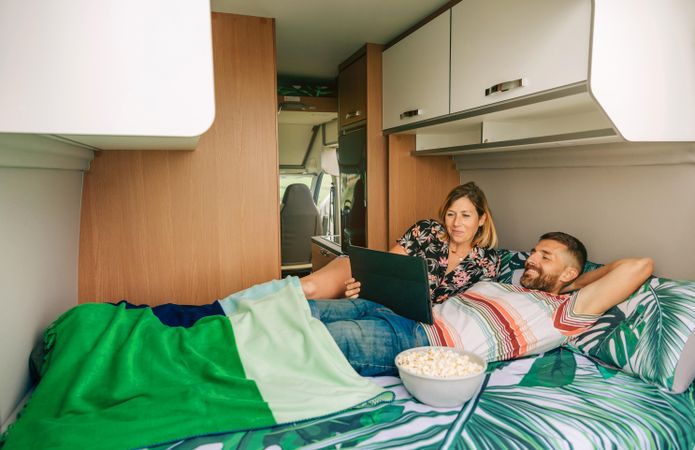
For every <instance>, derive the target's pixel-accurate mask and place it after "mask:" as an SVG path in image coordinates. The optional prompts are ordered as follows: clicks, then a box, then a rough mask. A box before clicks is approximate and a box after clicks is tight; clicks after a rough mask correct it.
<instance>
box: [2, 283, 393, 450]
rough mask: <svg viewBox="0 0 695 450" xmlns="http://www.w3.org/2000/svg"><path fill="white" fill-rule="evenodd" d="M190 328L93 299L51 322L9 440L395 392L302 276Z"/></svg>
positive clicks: (283, 418)
mask: <svg viewBox="0 0 695 450" xmlns="http://www.w3.org/2000/svg"><path fill="white" fill-rule="evenodd" d="M227 302H228V303H229V302H231V303H234V305H235V308H234V309H235V311H234V312H233V313H232V314H231V315H229V316H227V317H225V316H212V317H207V318H204V319H201V320H200V321H198V322H197V323H196V324H195V325H194V326H193V327H191V328H180V327H167V326H165V325H162V323H161V322H160V321H159V320H158V319H157V318H156V317H155V316H154V315H153V314H152V312H151V310H150V309H130V310H126V309H125V308H124V307H123V306H120V307H117V306H113V305H108V304H84V305H80V306H77V307H75V308H73V309H71V310H70V311H68V312H66V313H65V314H64V315H63V316H61V317H60V318H59V319H58V320H56V321H55V322H54V323H53V324H52V325H51V327H50V328H49V329H48V330H47V331H46V334H45V342H46V346H47V356H46V361H45V364H44V368H43V371H44V373H43V377H42V379H41V382H40V383H39V385H38V386H37V388H36V390H35V392H34V393H33V394H32V396H31V398H30V400H29V402H28V403H27V405H26V406H25V408H24V409H23V411H22V413H21V415H20V418H19V419H18V421H17V422H16V423H15V424H14V425H13V426H11V427H10V429H9V430H8V432H7V434H6V436H5V442H4V446H2V445H0V446H1V447H3V450H12V449H27V448H51V449H61V448H65V449H76V448H134V447H144V446H148V445H153V444H157V443H164V442H169V441H173V440H179V439H183V438H187V437H191V436H197V435H204V434H210V433H222V432H229V431H234V430H248V429H256V428H260V427H266V426H271V425H276V424H280V423H288V422H294V421H299V420H305V419H309V418H315V417H321V416H324V415H327V414H331V413H335V412H337V411H341V410H344V409H348V408H350V407H353V406H356V405H360V404H365V403H372V404H373V403H376V402H379V401H384V400H390V399H391V395H392V394H390V393H389V392H387V391H384V390H383V389H381V388H379V387H378V386H376V385H374V384H373V383H371V382H370V381H368V380H367V379H364V378H361V377H359V376H358V375H357V374H356V373H355V372H354V371H353V370H352V368H350V366H349V364H348V363H347V361H346V360H345V359H344V358H343V356H342V354H341V353H340V350H339V349H338V347H337V346H336V345H335V343H334V341H333V340H332V338H331V337H330V335H329V334H328V332H327V330H326V329H325V327H324V326H323V325H322V324H321V323H320V322H319V321H317V320H315V319H313V318H312V317H311V315H310V313H309V308H308V305H307V303H306V301H305V300H304V297H303V295H302V292H301V289H300V288H299V284H298V282H297V279H286V280H283V281H274V282H270V283H267V284H265V285H261V286H258V287H256V288H252V289H249V290H247V291H244V292H243V295H240V296H236V297H234V298H231V299H227Z"/></svg>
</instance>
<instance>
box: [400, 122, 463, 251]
mask: <svg viewBox="0 0 695 450" xmlns="http://www.w3.org/2000/svg"><path fill="white" fill-rule="evenodd" d="M388 149H389V150H388V154H389V158H388V164H389V165H388V169H389V170H388V171H389V202H388V206H389V209H388V212H389V218H388V224H389V244H390V245H391V246H392V245H393V243H394V242H395V241H396V239H398V238H400V237H401V236H402V235H403V233H404V232H405V230H407V229H408V227H410V226H411V225H412V224H414V223H415V222H417V221H418V220H421V219H430V218H436V217H437V212H438V211H439V206H440V205H441V203H442V201H444V198H445V197H446V195H447V194H448V193H449V191H450V190H451V189H452V188H453V187H454V186H456V185H458V184H459V183H460V175H459V172H458V171H457V170H456V165H455V164H454V161H453V159H452V158H451V156H418V157H416V156H412V155H411V151H413V150H414V149H415V135H412V134H403V135H395V134H392V135H389V137H388Z"/></svg>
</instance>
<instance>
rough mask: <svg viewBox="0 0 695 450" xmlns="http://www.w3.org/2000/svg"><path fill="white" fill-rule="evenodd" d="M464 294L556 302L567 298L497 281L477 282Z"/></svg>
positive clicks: (566, 295)
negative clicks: (521, 296) (540, 298)
mask: <svg viewBox="0 0 695 450" xmlns="http://www.w3.org/2000/svg"><path fill="white" fill-rule="evenodd" d="M466 292H472V293H476V292H480V293H483V292H485V293H490V292H495V293H498V294H499V295H506V294H521V295H525V296H530V297H545V298H548V299H556V300H566V299H567V298H568V297H569V295H568V294H551V293H550V292H546V291H539V290H537V289H527V288H525V287H523V286H519V285H516V284H510V283H500V282H497V281H478V282H477V283H475V284H474V285H473V286H471V287H470V289H468V291H466Z"/></svg>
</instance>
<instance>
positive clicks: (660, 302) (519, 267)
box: [497, 250, 695, 393]
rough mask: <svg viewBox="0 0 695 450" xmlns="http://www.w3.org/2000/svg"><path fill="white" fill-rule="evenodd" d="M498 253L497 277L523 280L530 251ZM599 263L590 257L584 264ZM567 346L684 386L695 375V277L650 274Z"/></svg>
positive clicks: (668, 385) (670, 385) (654, 380)
mask: <svg viewBox="0 0 695 450" xmlns="http://www.w3.org/2000/svg"><path fill="white" fill-rule="evenodd" d="M499 253H500V260H501V268H500V274H499V276H498V279H497V280H498V281H499V282H501V283H512V284H515V283H518V278H519V276H520V274H521V272H522V271H523V265H524V262H525V261H526V258H527V257H528V253H527V252H516V251H510V250H500V251H499ZM597 267H600V265H598V264H595V263H592V262H587V264H586V265H585V266H584V270H585V271H588V270H593V269H595V268H597ZM515 275H516V276H515ZM568 346H569V347H570V348H571V349H573V350H575V351H578V352H579V353H582V354H584V355H586V356H588V357H590V358H592V359H593V360H595V361H596V362H597V363H599V364H601V365H603V366H606V367H609V368H612V369H617V370H620V371H622V372H625V373H628V374H630V375H634V376H636V377H639V378H641V379H642V380H644V381H645V382H647V383H650V384H653V385H656V386H658V387H660V388H662V389H664V390H666V391H669V392H672V393H680V392H683V391H685V390H686V389H688V387H689V386H690V385H691V383H692V382H693V378H695V281H675V280H669V279H666V278H656V277H650V278H649V279H648V280H647V281H646V282H645V283H644V284H643V285H642V286H641V287H640V288H639V289H637V291H636V292H634V293H633V294H632V295H631V296H630V297H629V298H628V299H627V300H625V301H624V302H622V303H621V304H619V305H617V306H615V307H613V308H611V309H610V310H608V311H606V313H605V314H604V315H603V316H601V317H600V318H599V320H598V321H596V323H595V324H594V325H593V326H592V327H590V328H589V329H587V330H586V331H584V332H583V333H580V334H579V335H577V336H574V337H573V338H572V339H571V341H570V342H569V344H568Z"/></svg>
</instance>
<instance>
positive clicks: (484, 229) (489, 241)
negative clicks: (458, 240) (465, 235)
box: [439, 181, 497, 248]
mask: <svg viewBox="0 0 695 450" xmlns="http://www.w3.org/2000/svg"><path fill="white" fill-rule="evenodd" d="M463 197H466V198H467V199H468V200H470V202H471V203H473V206H475V210H476V211H477V212H478V215H479V216H481V217H482V216H483V214H485V222H484V223H483V224H482V225H481V226H480V227H479V228H478V231H477V232H476V233H475V236H474V237H473V242H472V245H473V246H474V247H475V246H478V247H483V248H490V247H495V246H496V245H497V231H496V230H495V223H494V222H493V221H492V213H491V212H490V207H489V206H488V204H487V199H486V198H485V194H484V193H483V191H482V190H481V189H480V188H479V187H478V186H477V185H476V184H475V183H474V182H472V181H469V182H468V183H466V184H461V185H459V186H456V187H455V188H454V189H452V190H451V192H449V194H448V195H447V196H446V199H444V203H442V206H441V207H440V208H439V221H440V222H441V223H442V224H444V223H446V212H447V211H448V210H449V208H450V207H451V204H452V203H454V202H455V201H456V200H458V199H460V198H463ZM444 237H446V238H448V237H449V236H448V233H447V232H446V228H445V229H444Z"/></svg>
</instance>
